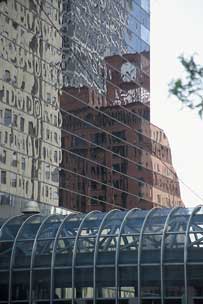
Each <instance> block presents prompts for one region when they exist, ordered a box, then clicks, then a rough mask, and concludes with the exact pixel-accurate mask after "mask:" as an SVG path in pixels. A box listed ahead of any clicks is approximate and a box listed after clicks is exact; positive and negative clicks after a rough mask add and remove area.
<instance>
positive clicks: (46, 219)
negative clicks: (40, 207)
mask: <svg viewBox="0 0 203 304" xmlns="http://www.w3.org/2000/svg"><path fill="white" fill-rule="evenodd" d="M52 217H53V218H54V217H58V218H59V217H60V216H59V215H56V214H51V215H49V216H47V217H45V219H44V220H43V221H42V223H41V225H40V226H39V229H38V231H37V233H36V235H35V239H34V242H33V247H32V253H31V260H30V283H29V285H30V289H29V304H32V281H33V280H32V279H33V278H32V272H33V264H34V257H35V253H36V247H37V240H38V236H39V234H40V233H41V231H42V229H43V227H44V225H45V224H46V222H47V221H48V220H49V219H50V218H52Z"/></svg>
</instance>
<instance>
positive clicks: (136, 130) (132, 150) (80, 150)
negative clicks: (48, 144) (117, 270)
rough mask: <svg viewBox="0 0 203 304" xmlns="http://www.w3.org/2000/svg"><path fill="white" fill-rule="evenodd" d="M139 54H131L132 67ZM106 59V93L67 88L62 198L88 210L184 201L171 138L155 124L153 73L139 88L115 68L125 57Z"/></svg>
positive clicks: (65, 204) (128, 207) (70, 204)
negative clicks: (151, 98) (152, 117)
mask: <svg viewBox="0 0 203 304" xmlns="http://www.w3.org/2000/svg"><path fill="white" fill-rule="evenodd" d="M137 57H138V56H137V54H135V55H133V54H131V55H130V56H129V55H128V60H129V63H128V68H130V69H131V66H132V65H131V66H130V61H131V62H133V63H134V65H135V63H136V59H137ZM139 58H140V56H139ZM106 62H107V70H108V75H110V76H109V77H107V81H106V88H107V93H106V95H105V96H102V95H101V94H98V93H97V92H96V91H95V90H93V89H91V88H87V87H83V88H81V89H80V90H79V91H78V89H76V88H72V89H67V90H66V91H65V93H67V94H63V95H62V98H61V108H62V116H63V126H62V147H63V162H62V168H61V187H62V189H61V191H60V203H61V204H64V206H65V207H68V208H73V209H76V210H78V209H79V210H82V211H90V210H92V209H100V210H103V211H105V210H109V209H112V208H113V207H115V206H117V207H120V208H127V209H130V208H133V207H139V208H143V209H150V208H152V207H156V206H162V207H173V206H176V205H177V206H178V205H182V201H181V196H180V189H179V182H178V178H177V175H176V172H175V170H174V168H173V165H172V159H171V151H170V146H169V143H168V140H167V137H166V135H165V133H164V132H163V130H161V129H159V128H158V127H156V126H154V125H152V124H151V123H150V108H149V93H148V94H146V92H149V77H147V76H146V75H144V76H142V75H139V76H138V77H139V78H140V79H141V80H142V87H139V86H138V85H137V84H135V83H134V82H132V80H129V77H128V78H125V76H124V75H123V74H122V73H117V72H116V73H115V72H114V70H113V68H111V70H110V68H109V67H110V66H111V67H115V66H116V70H120V71H121V70H122V68H123V64H125V63H124V62H123V59H122V60H121V58H120V57H119V56H112V57H108V58H107V59H106ZM137 71H138V68H137ZM137 74H138V72H137ZM127 75H128V76H129V74H127ZM110 77H111V82H110V81H108V79H110ZM138 77H137V78H138ZM141 80H140V81H141ZM81 100H82V101H83V103H81ZM121 106H122V107H121ZM67 189H68V190H69V191H68V190H67ZM106 202H107V203H106Z"/></svg>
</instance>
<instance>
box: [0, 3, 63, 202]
mask: <svg viewBox="0 0 203 304" xmlns="http://www.w3.org/2000/svg"><path fill="white" fill-rule="evenodd" d="M44 11H45V12H46V14H45V13H44ZM60 18H61V15H60V3H59V1H51V2H48V1H37V0H9V1H0V54H1V57H0V126H1V128H0V202H1V204H3V205H9V204H15V197H18V199H20V198H23V199H27V200H30V199H32V200H36V201H38V202H43V203H48V204H52V205H58V187H59V178H58V176H59V164H60V162H61V130H60V127H61V124H62V120H61V114H60V110H59V100H58V89H59V87H60V86H61V85H62V79H61V72H60V71H61V70H60V63H61V56H62V53H61V44H62V42H61V37H60V35H59V33H58V31H57V29H56V28H59V24H60ZM52 23H53V24H54V26H55V27H56V28H54V26H53V25H52Z"/></svg>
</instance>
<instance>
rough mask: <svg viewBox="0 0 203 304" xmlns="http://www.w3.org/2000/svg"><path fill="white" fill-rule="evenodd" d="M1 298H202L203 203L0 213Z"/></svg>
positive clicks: (1, 300)
mask: <svg viewBox="0 0 203 304" xmlns="http://www.w3.org/2000/svg"><path fill="white" fill-rule="evenodd" d="M0 303H29V304H31V303H68V304H69V303H70V304H73V303H88V304H90V303H116V304H117V303H129V304H133V303H136V304H141V303H151V304H152V303H153V304H157V303H161V304H162V303H167V304H171V303H176V304H177V303H186V304H193V303H203V207H201V206H198V207H196V208H194V209H184V208H178V207H177V208H174V209H151V210H150V211H142V210H138V209H132V210H130V211H127V212H123V211H120V210H111V211H110V212H108V213H102V212H98V211H92V212H90V213H88V214H79V213H78V214H70V215H67V216H63V215H50V216H47V217H44V216H42V215H40V214H35V215H31V216H27V215H20V216H16V217H12V218H9V219H7V220H5V219H4V220H0Z"/></svg>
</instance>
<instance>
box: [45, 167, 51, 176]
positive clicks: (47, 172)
mask: <svg viewBox="0 0 203 304" xmlns="http://www.w3.org/2000/svg"><path fill="white" fill-rule="evenodd" d="M45 176H46V180H49V179H50V165H47V164H46V165H45Z"/></svg>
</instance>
